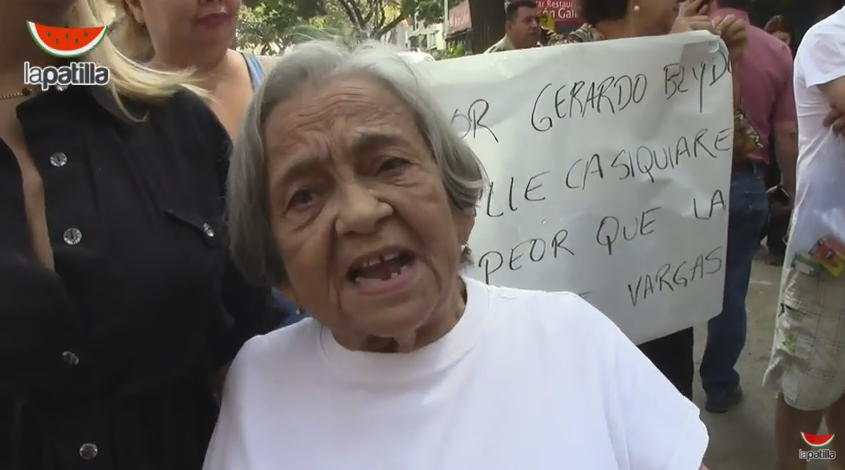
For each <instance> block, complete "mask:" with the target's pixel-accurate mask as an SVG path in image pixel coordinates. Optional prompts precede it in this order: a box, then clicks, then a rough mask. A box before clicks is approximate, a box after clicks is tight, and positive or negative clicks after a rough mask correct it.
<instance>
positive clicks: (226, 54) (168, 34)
mask: <svg viewBox="0 0 845 470" xmlns="http://www.w3.org/2000/svg"><path fill="white" fill-rule="evenodd" d="M108 1H109V2H110V3H111V4H112V5H113V6H114V7H115V8H116V11H117V17H118V19H117V27H116V28H115V31H114V33H113V37H114V38H115V40H116V41H117V43H118V47H120V49H121V51H122V52H123V53H125V54H126V55H128V56H129V57H131V58H133V59H135V60H138V61H141V62H144V63H149V64H150V65H151V66H152V67H155V68H157V69H161V70H186V69H191V70H193V74H192V76H193V79H194V80H196V81H197V82H198V83H199V85H200V86H202V87H203V89H205V90H207V91H208V93H209V94H210V98H211V99H210V100H209V105H210V106H211V109H212V110H214V113H215V114H216V115H217V118H218V119H220V122H222V123H223V126H224V127H225V128H226V130H227V132H228V133H229V135H230V136H232V137H234V136H235V135H236V133H237V129H238V126H239V124H240V121H241V116H243V114H244V111H245V110H246V105H247V104H248V103H249V100H250V98H252V92H253V90H254V89H255V88H257V87H258V85H260V84H261V81H262V80H263V79H264V73H265V68H266V67H268V66H269V65H270V59H269V58H267V57H257V56H255V55H253V54H250V53H246V52H237V51H234V50H232V49H230V47H229V46H231V44H232V43H233V42H234V39H235V29H236V26H237V18H238V12H239V10H240V7H241V2H240V0H219V1H214V2H197V1H196V0H108ZM275 295H276V297H277V299H278V301H279V303H280V305H282V306H283V307H284V308H285V310H286V311H287V312H288V314H287V315H286V319H285V324H290V323H294V322H296V321H297V320H300V319H301V318H302V317H303V315H302V314H301V312H300V311H299V309H298V308H297V307H296V305H294V304H292V303H290V302H287V301H286V300H285V299H284V298H283V297H282V295H281V294H280V293H278V292H276V293H275ZM294 312H298V313H297V314H296V315H294V314H293V313H294Z"/></svg>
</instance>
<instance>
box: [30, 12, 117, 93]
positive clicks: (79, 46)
mask: <svg viewBox="0 0 845 470" xmlns="http://www.w3.org/2000/svg"><path fill="white" fill-rule="evenodd" d="M26 26H27V29H29V34H31V35H32V39H33V40H34V41H35V43H36V44H38V45H39V46H40V47H41V49H43V50H44V52H46V53H47V54H50V55H51V56H53V57H59V58H61V59H75V58H77V57H80V56H83V55H85V54H87V53H89V52H91V51H92V50H93V49H94V48H95V47H97V45H98V44H100V42H101V41H102V40H103V38H105V37H106V34H107V32H108V31H107V30H106V27H105V26H99V27H96V28H59V27H55V26H45V25H43V24H37V23H33V22H32V21H27V22H26ZM109 79H110V72H109V69H108V68H107V67H104V66H102V65H99V64H96V63H94V62H82V61H76V60H74V61H69V62H67V63H65V64H64V65H61V66H48V67H39V66H37V65H32V64H30V63H29V62H24V64H23V82H24V84H25V85H34V86H39V87H40V88H41V90H42V91H47V90H48V89H50V88H51V87H56V88H58V89H59V90H64V89H65V88H67V87H69V86H71V85H83V86H93V85H100V86H102V85H105V84H107V83H108V82H109Z"/></svg>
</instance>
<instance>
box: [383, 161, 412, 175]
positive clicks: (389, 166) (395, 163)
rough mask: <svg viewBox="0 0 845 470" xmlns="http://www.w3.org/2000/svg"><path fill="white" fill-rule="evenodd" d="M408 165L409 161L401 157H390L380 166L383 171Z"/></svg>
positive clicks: (395, 169) (394, 169)
mask: <svg viewBox="0 0 845 470" xmlns="http://www.w3.org/2000/svg"><path fill="white" fill-rule="evenodd" d="M406 166H408V161H407V160H403V159H401V158H388V159H387V160H385V161H384V162H382V164H381V166H379V169H378V170H379V173H381V172H383V171H397V170H400V169H402V168H405V167H406Z"/></svg>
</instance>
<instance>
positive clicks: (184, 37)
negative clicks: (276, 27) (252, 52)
mask: <svg viewBox="0 0 845 470" xmlns="http://www.w3.org/2000/svg"><path fill="white" fill-rule="evenodd" d="M126 2H127V7H128V9H129V10H130V14H132V15H133V17H134V18H135V20H136V21H137V22H139V23H141V24H143V25H144V26H146V27H147V31H149V34H150V39H152V42H153V45H154V46H155V49H156V51H162V50H172V49H182V48H208V47H219V48H220V49H221V52H224V51H225V50H226V49H228V48H229V46H230V44H231V43H232V40H233V38H234V37H235V28H236V27H237V19H238V10H240V7H241V2H240V0H126Z"/></svg>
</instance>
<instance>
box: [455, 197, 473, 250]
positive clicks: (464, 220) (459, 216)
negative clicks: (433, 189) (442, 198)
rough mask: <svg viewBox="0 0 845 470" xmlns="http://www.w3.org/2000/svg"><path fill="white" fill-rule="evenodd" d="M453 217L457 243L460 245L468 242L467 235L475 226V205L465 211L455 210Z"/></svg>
mask: <svg viewBox="0 0 845 470" xmlns="http://www.w3.org/2000/svg"><path fill="white" fill-rule="evenodd" d="M453 217H454V218H455V229H456V230H457V232H458V243H459V244H460V245H461V246H464V245H467V244H469V236H470V234H472V229H473V227H475V207H473V208H472V209H469V210H466V211H460V210H456V211H455V213H454V214H453Z"/></svg>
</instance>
